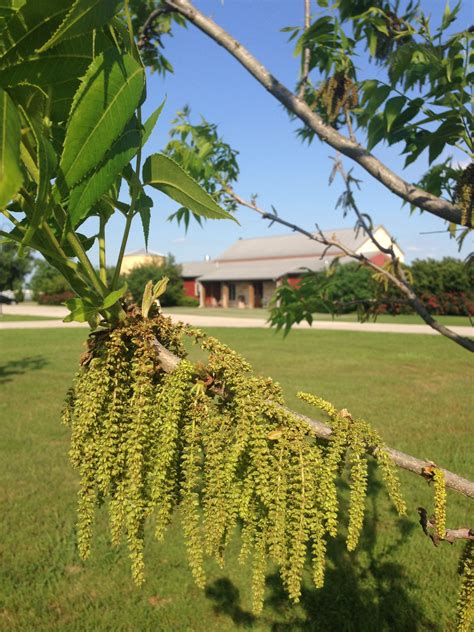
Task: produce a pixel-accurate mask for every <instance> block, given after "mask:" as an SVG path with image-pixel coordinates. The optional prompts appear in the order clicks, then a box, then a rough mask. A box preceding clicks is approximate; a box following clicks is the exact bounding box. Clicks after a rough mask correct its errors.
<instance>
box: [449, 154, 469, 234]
mask: <svg viewBox="0 0 474 632" xmlns="http://www.w3.org/2000/svg"><path fill="white" fill-rule="evenodd" d="M454 196H455V200H456V204H458V205H459V207H460V208H461V210H462V217H461V224H462V225H463V226H467V225H468V224H472V223H473V222H474V163H472V162H471V164H470V165H468V166H467V167H466V168H465V169H464V171H463V172H462V173H461V175H460V176H459V179H458V181H457V183H456V188H455V191H454Z"/></svg>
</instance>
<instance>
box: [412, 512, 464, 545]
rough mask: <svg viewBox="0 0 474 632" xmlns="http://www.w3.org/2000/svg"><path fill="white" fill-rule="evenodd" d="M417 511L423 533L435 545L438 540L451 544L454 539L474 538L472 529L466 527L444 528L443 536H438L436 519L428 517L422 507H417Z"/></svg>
mask: <svg viewBox="0 0 474 632" xmlns="http://www.w3.org/2000/svg"><path fill="white" fill-rule="evenodd" d="M418 513H419V515H420V524H421V528H422V529H423V531H424V533H425V535H427V536H428V537H429V538H431V541H432V542H433V544H434V545H435V546H438V544H439V543H440V542H449V543H450V544H452V543H453V542H454V541H455V540H474V530H473V529H469V528H468V527H461V528H460V529H446V531H445V532H444V537H442V538H440V537H439V535H438V532H437V529H436V519H435V518H434V516H432V517H431V518H428V513H427V511H426V509H425V508H424V507H418Z"/></svg>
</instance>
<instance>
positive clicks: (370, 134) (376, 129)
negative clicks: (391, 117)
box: [367, 113, 385, 151]
mask: <svg viewBox="0 0 474 632" xmlns="http://www.w3.org/2000/svg"><path fill="white" fill-rule="evenodd" d="M384 135H385V123H384V120H383V117H382V115H381V114H380V113H379V114H377V115H375V116H374V117H372V119H371V121H370V124H369V129H368V131H367V149H368V151H371V149H372V148H373V147H375V145H377V143H379V142H380V141H381V140H382V138H383V137H384Z"/></svg>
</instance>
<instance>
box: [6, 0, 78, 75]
mask: <svg viewBox="0 0 474 632" xmlns="http://www.w3.org/2000/svg"><path fill="white" fill-rule="evenodd" d="M68 8H69V7H68V3H66V2H64V0H29V2H27V3H26V4H25V5H23V6H22V7H21V9H20V10H19V11H17V12H16V13H15V14H13V15H12V17H11V18H10V19H9V20H8V21H7V22H6V23H4V28H3V30H2V31H1V33H0V64H1V65H3V66H5V65H6V64H11V63H13V62H18V61H22V60H25V59H28V58H29V57H30V56H31V55H32V53H33V51H35V50H36V49H37V48H39V47H40V46H42V45H43V44H44V43H45V42H46V41H47V40H48V39H49V38H50V37H51V35H52V34H53V33H54V31H55V30H56V29H57V28H58V26H59V25H60V24H61V22H62V20H63V19H64V16H65V15H66V12H67V10H68Z"/></svg>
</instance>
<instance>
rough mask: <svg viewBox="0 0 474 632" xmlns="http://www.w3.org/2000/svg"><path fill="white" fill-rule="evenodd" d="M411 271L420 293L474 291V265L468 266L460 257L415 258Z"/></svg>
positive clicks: (435, 293)
mask: <svg viewBox="0 0 474 632" xmlns="http://www.w3.org/2000/svg"><path fill="white" fill-rule="evenodd" d="M411 273H412V275H413V285H414V288H415V290H416V292H417V293H418V294H433V295H435V296H439V295H440V294H444V293H451V292H466V293H468V294H469V293H470V294H472V293H474V266H468V265H466V264H465V263H464V262H463V261H461V260H460V259H454V258H453V257H444V259H440V260H436V259H415V261H414V262H413V263H412V265H411Z"/></svg>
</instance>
